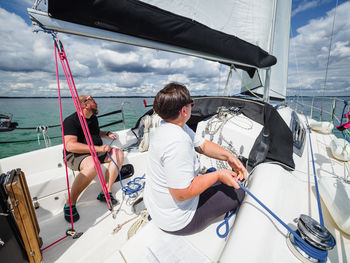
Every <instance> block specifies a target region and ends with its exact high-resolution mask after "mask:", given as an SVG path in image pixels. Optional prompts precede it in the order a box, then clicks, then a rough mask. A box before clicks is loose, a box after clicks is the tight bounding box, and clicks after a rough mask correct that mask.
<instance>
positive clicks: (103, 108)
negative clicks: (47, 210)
mask: <svg viewBox="0 0 350 263" xmlns="http://www.w3.org/2000/svg"><path fill="white" fill-rule="evenodd" d="M145 99H146V102H147V104H152V103H153V98H145ZM95 101H96V103H97V104H98V109H99V115H102V114H104V113H108V112H112V111H116V110H119V109H121V107H123V110H124V117H125V128H132V127H134V126H135V124H136V121H137V120H138V118H139V117H140V116H142V115H143V114H144V113H145V112H147V111H148V110H149V109H150V108H149V107H147V108H146V107H145V106H144V104H143V98H95ZM74 111H75V106H74V103H73V100H72V99H71V98H63V99H62V114H63V118H65V117H67V116H68V115H70V114H71V113H72V112H74ZM0 113H1V114H9V113H11V114H12V115H13V118H12V122H17V123H18V126H17V127H22V128H24V127H38V126H51V125H56V124H60V123H61V121H60V111H59V101H58V98H19V99H14V98H0ZM121 119H122V115H121V114H114V115H109V116H106V117H102V118H99V124H100V126H102V125H105V124H108V123H111V122H114V121H117V120H121ZM123 129H124V125H123V123H120V124H116V125H113V126H109V127H105V128H102V130H105V131H117V130H123ZM47 134H48V136H49V137H50V139H51V145H52V146H54V145H58V144H61V143H62V137H61V128H60V127H55V128H49V129H48V130H47ZM38 135H39V138H40V139H42V138H43V136H42V133H37V131H36V130H35V129H30V130H22V129H15V130H13V131H10V132H0V158H5V157H9V156H13V155H17V154H20V153H25V152H30V151H33V150H37V149H42V148H45V142H44V141H43V140H40V145H39V144H38ZM17 141H24V142H20V143H18V142H17ZM5 142H17V143H5Z"/></svg>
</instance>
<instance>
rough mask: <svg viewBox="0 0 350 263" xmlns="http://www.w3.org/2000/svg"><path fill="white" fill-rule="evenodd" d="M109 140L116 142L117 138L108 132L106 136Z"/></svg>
mask: <svg viewBox="0 0 350 263" xmlns="http://www.w3.org/2000/svg"><path fill="white" fill-rule="evenodd" d="M107 136H108V137H109V138H110V139H112V140H117V139H118V138H117V135H115V134H114V133H112V132H110V133H108V135H107Z"/></svg>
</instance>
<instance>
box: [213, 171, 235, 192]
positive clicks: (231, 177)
mask: <svg viewBox="0 0 350 263" xmlns="http://www.w3.org/2000/svg"><path fill="white" fill-rule="evenodd" d="M217 172H218V173H219V180H220V182H222V183H224V184H226V185H228V186H233V187H234V188H236V189H239V185H238V184H237V181H238V177H237V173H236V172H234V171H230V170H219V171H217Z"/></svg>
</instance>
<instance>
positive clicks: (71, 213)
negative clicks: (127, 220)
mask: <svg viewBox="0 0 350 263" xmlns="http://www.w3.org/2000/svg"><path fill="white" fill-rule="evenodd" d="M54 50H55V65H56V77H57V90H58V103H59V109H60V120H61V127H62V129H61V132H62V141H63V155H64V163H65V170H66V182H67V191H68V199H69V213H70V220H71V221H70V223H71V227H72V229H74V223H73V211H72V201H71V198H70V187H69V176H68V168H67V167H68V166H67V154H66V143H65V139H64V127H63V114H62V99H61V89H60V78H59V73H58V63H57V50H56V45H54Z"/></svg>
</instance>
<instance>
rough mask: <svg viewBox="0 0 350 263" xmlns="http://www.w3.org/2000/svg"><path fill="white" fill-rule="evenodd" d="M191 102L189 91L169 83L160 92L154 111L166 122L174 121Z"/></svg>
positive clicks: (155, 100)
mask: <svg viewBox="0 0 350 263" xmlns="http://www.w3.org/2000/svg"><path fill="white" fill-rule="evenodd" d="M190 101H191V97H190V92H189V91H188V89H187V88H186V87H185V86H184V85H181V84H178V83H174V82H172V83H169V84H167V85H166V86H165V87H164V88H163V89H162V90H160V91H159V92H158V93H157V95H156V97H155V99H154V102H153V110H154V111H155V112H156V113H157V114H158V115H159V116H160V117H161V118H162V119H164V120H174V119H176V118H177V117H178V116H179V113H180V110H181V109H182V107H183V106H185V105H188V104H189V103H191V102H190Z"/></svg>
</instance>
